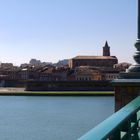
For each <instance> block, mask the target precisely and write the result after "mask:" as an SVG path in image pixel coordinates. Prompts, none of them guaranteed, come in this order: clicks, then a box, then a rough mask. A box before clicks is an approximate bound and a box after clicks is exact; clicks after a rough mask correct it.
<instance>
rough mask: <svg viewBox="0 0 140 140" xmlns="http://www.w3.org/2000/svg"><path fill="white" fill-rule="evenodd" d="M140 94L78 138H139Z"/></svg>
mask: <svg viewBox="0 0 140 140" xmlns="http://www.w3.org/2000/svg"><path fill="white" fill-rule="evenodd" d="M139 120H140V96H138V97H137V98H135V99H134V100H133V101H131V102H130V103H128V104H127V105H126V106H124V107H123V108H122V109H120V110H119V111H117V112H116V113H114V114H113V115H112V116H110V117H109V118H107V119H106V120H105V121H103V122H102V123H100V124H99V125H97V126H96V127H95V128H93V129H92V130H90V131H89V132H87V133H86V134H85V135H83V136H82V137H81V138H79V139H78V140H139V139H140V138H139V135H138V134H139V133H138V132H139Z"/></svg>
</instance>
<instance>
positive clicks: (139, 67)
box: [127, 0, 140, 78]
mask: <svg viewBox="0 0 140 140" xmlns="http://www.w3.org/2000/svg"><path fill="white" fill-rule="evenodd" d="M135 47H136V49H137V51H136V52H135V54H134V56H133V57H134V60H135V62H136V64H134V65H132V66H131V67H130V68H129V69H128V71H127V72H128V73H133V74H130V77H131V78H132V77H133V78H140V0H138V33H137V40H136V43H135Z"/></svg>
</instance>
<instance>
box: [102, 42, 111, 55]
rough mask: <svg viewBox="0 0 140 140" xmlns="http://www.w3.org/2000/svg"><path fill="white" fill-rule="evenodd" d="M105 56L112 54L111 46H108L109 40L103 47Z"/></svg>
mask: <svg viewBox="0 0 140 140" xmlns="http://www.w3.org/2000/svg"><path fill="white" fill-rule="evenodd" d="M103 56H110V47H109V46H108V42H107V41H106V42H105V46H104V47H103Z"/></svg>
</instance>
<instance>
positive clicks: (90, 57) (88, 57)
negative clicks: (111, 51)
mask: <svg viewBox="0 0 140 140" xmlns="http://www.w3.org/2000/svg"><path fill="white" fill-rule="evenodd" d="M72 59H117V58H116V57H115V56H76V57H74V58H72Z"/></svg>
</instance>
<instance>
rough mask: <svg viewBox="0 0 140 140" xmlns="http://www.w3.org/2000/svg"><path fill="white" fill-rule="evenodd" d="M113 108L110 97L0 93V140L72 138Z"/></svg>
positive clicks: (83, 131) (93, 124)
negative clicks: (12, 94)
mask: <svg viewBox="0 0 140 140" xmlns="http://www.w3.org/2000/svg"><path fill="white" fill-rule="evenodd" d="M113 111H114V97H49V96H45V97H38V96H37V97H32V96H26V97H24V96H0V140H76V139H77V138H78V137H80V136H81V135H83V134H84V133H85V132H87V131H88V130H89V129H91V128H92V127H94V126H95V125H97V124H98V123H99V122H101V121H102V120H104V119H105V118H107V117H108V116H110V115H111V114H112V113H113Z"/></svg>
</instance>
